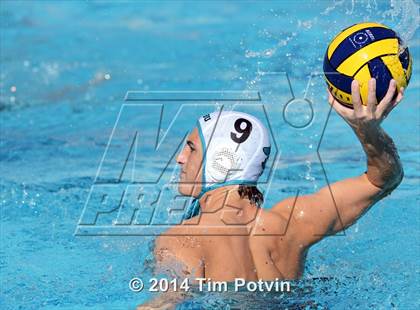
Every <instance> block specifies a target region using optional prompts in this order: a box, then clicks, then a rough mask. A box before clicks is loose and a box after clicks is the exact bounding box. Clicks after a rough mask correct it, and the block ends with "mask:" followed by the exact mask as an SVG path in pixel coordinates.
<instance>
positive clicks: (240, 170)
mask: <svg viewBox="0 0 420 310" xmlns="http://www.w3.org/2000/svg"><path fill="white" fill-rule="evenodd" d="M197 129H198V132H199V135H200V140H201V145H202V148H203V165H202V169H203V173H202V177H203V179H202V187H201V192H200V194H199V195H198V197H197V198H195V199H194V201H193V203H192V204H191V205H190V206H189V207H188V208H187V209H186V210H185V212H184V217H183V218H184V219H190V218H192V217H194V216H197V215H199V214H200V212H201V208H200V203H199V200H200V198H201V197H202V196H203V195H204V194H205V193H206V192H208V191H210V190H213V189H216V188H219V187H222V186H226V185H234V184H237V185H256V184H257V181H258V178H259V177H260V176H261V174H262V173H263V171H264V168H265V163H266V162H267V159H268V156H269V155H270V150H271V146H270V139H269V136H268V131H267V129H266V128H265V126H264V125H263V123H261V122H260V120H258V119H257V118H256V117H254V116H252V115H250V114H246V113H242V112H235V111H226V112H225V111H223V112H220V111H218V112H213V113H211V114H206V115H204V116H202V117H200V119H199V120H198V122H197Z"/></svg>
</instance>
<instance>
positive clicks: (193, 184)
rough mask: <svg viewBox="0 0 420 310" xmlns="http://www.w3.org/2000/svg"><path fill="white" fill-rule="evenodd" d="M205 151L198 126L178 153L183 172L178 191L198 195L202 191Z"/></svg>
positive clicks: (187, 194) (183, 193) (177, 159)
mask: <svg viewBox="0 0 420 310" xmlns="http://www.w3.org/2000/svg"><path fill="white" fill-rule="evenodd" d="M202 160H203V151H202V147H201V141H200V137H199V135H198V130H197V128H194V130H193V131H192V132H191V134H190V135H189V136H188V137H187V143H186V144H185V146H184V148H183V149H182V151H181V152H180V153H179V154H178V156H177V158H176V161H177V162H178V164H179V165H180V168H181V174H180V179H179V184H178V191H179V192H180V193H181V194H182V195H185V196H194V197H197V196H198V195H199V193H200V191H201V186H202V185H201V181H202V179H201V176H202V169H201V166H202Z"/></svg>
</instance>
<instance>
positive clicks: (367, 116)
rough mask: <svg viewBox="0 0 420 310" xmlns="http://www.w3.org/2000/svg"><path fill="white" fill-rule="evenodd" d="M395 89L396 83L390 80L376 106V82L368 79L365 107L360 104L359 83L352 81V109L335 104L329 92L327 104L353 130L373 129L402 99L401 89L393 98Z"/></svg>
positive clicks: (402, 92)
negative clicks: (384, 93)
mask: <svg viewBox="0 0 420 310" xmlns="http://www.w3.org/2000/svg"><path fill="white" fill-rule="evenodd" d="M396 87H397V83H396V82H395V80H391V81H390V82H389V87H388V91H387V93H386V95H385V97H384V98H383V99H382V100H381V102H380V103H379V104H377V101H376V80H375V79H373V78H372V79H370V80H369V85H368V89H369V90H368V102H367V105H366V106H365V105H363V104H362V100H361V98H360V87H359V83H358V82H357V81H356V80H353V82H352V84H351V96H352V103H353V109H349V108H346V107H344V106H343V105H341V104H340V103H339V102H337V100H335V98H334V97H333V95H332V94H331V92H330V91H329V90H328V95H329V97H328V102H329V104H330V105H332V106H333V108H334V109H335V110H336V112H337V113H338V114H339V115H340V116H341V117H342V118H343V119H344V120H345V121H346V122H347V123H348V124H349V125H350V126H351V127H352V128H353V129H369V128H375V127H379V125H380V124H381V123H382V121H383V120H384V119H385V118H386V117H387V115H388V114H389V113H390V112H391V111H392V109H393V108H395V107H396V106H397V105H398V103H399V102H400V101H401V100H402V99H403V95H404V88H403V87H401V89H400V91H399V92H398V95H397V96H396V97H395V96H394V94H395V92H396Z"/></svg>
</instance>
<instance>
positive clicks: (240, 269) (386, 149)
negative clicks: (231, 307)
mask: <svg viewBox="0 0 420 310" xmlns="http://www.w3.org/2000/svg"><path fill="white" fill-rule="evenodd" d="M351 86H352V89H351V90H352V102H353V105H354V109H349V108H346V107H344V106H342V105H340V104H338V102H337V101H335V99H334V98H333V96H332V95H331V94H329V103H330V104H331V105H332V106H333V108H334V109H335V110H336V112H337V113H338V114H339V115H340V116H341V117H342V118H343V119H344V120H345V121H346V122H347V123H348V124H349V125H350V127H351V129H353V131H354V133H355V134H356V136H357V137H358V139H359V141H360V143H361V144H362V146H363V149H364V151H365V153H366V156H367V170H366V172H365V173H362V174H361V175H359V176H357V177H354V178H348V179H344V180H342V181H339V182H336V183H333V184H331V185H330V189H329V188H328V187H325V188H322V189H321V190H320V191H318V192H316V193H314V194H311V195H305V196H299V197H297V198H295V197H290V198H287V199H285V200H283V201H280V202H279V203H277V204H276V205H274V206H273V207H272V208H271V209H262V208H258V206H259V205H260V204H261V202H262V200H263V197H262V194H261V193H260V192H259V191H258V189H257V186H256V185H257V180H258V177H259V176H260V175H261V173H262V171H263V169H264V165H265V161H266V160H267V158H268V156H269V150H270V142H269V136H268V133H267V130H266V129H265V128H264V126H263V124H262V123H261V122H260V121H259V120H258V119H256V118H255V117H254V116H252V115H248V114H244V113H239V112H221V113H219V112H215V113H212V114H210V115H206V116H204V117H201V118H200V119H199V121H198V124H197V128H194V129H193V130H192V132H191V134H190V135H189V136H188V138H187V143H186V145H185V147H184V148H183V150H182V151H181V153H180V154H179V155H178V157H177V161H178V163H179V165H180V167H181V176H180V184H179V191H180V193H181V194H183V195H188V196H193V197H196V198H197V201H196V203H194V204H193V205H192V206H191V208H189V209H188V210H187V212H186V214H185V220H184V221H183V225H177V226H174V227H173V228H171V229H169V230H168V231H167V232H166V233H165V234H163V235H161V236H159V237H158V238H157V240H156V246H155V256H156V260H157V264H158V266H160V267H161V268H163V270H166V271H169V272H170V273H171V274H172V275H174V274H176V275H177V276H179V277H205V278H211V279H212V280H218V281H234V279H235V278H243V279H245V280H249V281H252V280H258V279H262V280H273V279H275V278H278V279H296V278H299V277H300V276H301V275H302V273H303V270H304V263H305V258H306V254H307V252H308V249H309V248H310V247H311V246H312V245H313V244H315V243H316V242H318V241H320V240H321V239H322V238H323V237H324V236H327V235H332V234H335V233H337V232H338V231H340V230H342V229H344V228H346V227H349V226H350V225H352V224H354V223H355V221H356V220H357V219H358V218H360V217H361V216H362V215H363V214H364V213H365V212H366V211H367V210H368V209H369V208H370V207H371V206H372V205H374V204H375V203H376V202H378V201H379V200H380V199H382V198H384V197H385V196H387V195H388V194H389V193H390V192H391V191H392V190H393V189H395V188H396V187H397V186H398V184H399V183H400V182H401V180H402V178H403V169H402V166H401V163H400V161H399V157H398V153H397V150H396V148H395V146H394V143H393V141H392V139H391V138H390V137H389V136H388V135H387V134H386V133H385V132H384V130H383V129H382V128H381V126H380V124H381V122H382V121H383V120H384V118H385V117H386V116H387V114H388V113H389V112H390V111H391V110H392V109H393V108H394V107H395V106H396V105H397V104H398V102H400V101H401V100H402V97H403V89H400V91H399V92H398V96H396V97H395V96H394V94H395V93H396V92H397V90H396V88H397V87H396V82H395V81H394V80H391V82H390V84H389V88H388V91H387V93H386V96H385V97H384V98H383V100H382V101H381V102H380V103H379V104H378V105H377V102H376V97H375V89H376V82H375V80H374V79H371V80H370V81H369V93H368V94H369V95H368V103H367V105H366V106H365V105H362V103H361V99H360V88H359V84H358V82H357V81H353V83H352V85H351ZM361 170H362V168H361ZM330 190H331V191H332V194H333V195H331V193H330ZM332 196H333V197H332ZM333 199H334V200H333ZM336 208H337V209H336ZM232 210H235V212H232ZM337 211H338V212H337ZM291 213H292V216H290V214H291ZM289 218H290V220H289ZM288 221H289V222H288ZM227 222H228V223H229V224H228V225H227V224H226V223H227ZM191 223H195V224H194V225H190V224H191ZM224 223H225V225H223V224H224ZM235 224H239V226H241V227H244V224H245V227H247V228H248V229H250V230H249V231H251V232H252V233H251V234H249V235H244V234H242V235H241V234H232V230H231V228H232V226H234V225H235ZM287 225H288V226H287ZM212 227H213V228H214V227H216V228H215V229H211V228H212ZM192 228H194V229H195V230H197V229H199V230H200V229H201V234H196V233H194V234H191V231H192V230H191V229H192ZM195 232H196V231H195ZM206 232H209V233H208V235H206ZM160 270H162V269H160Z"/></svg>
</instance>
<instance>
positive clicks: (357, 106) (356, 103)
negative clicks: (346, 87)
mask: <svg viewBox="0 0 420 310" xmlns="http://www.w3.org/2000/svg"><path fill="white" fill-rule="evenodd" d="M351 101H352V103H353V108H354V112H356V113H360V112H362V100H361V99H360V87H359V82H358V81H357V80H353V82H352V83H351Z"/></svg>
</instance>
